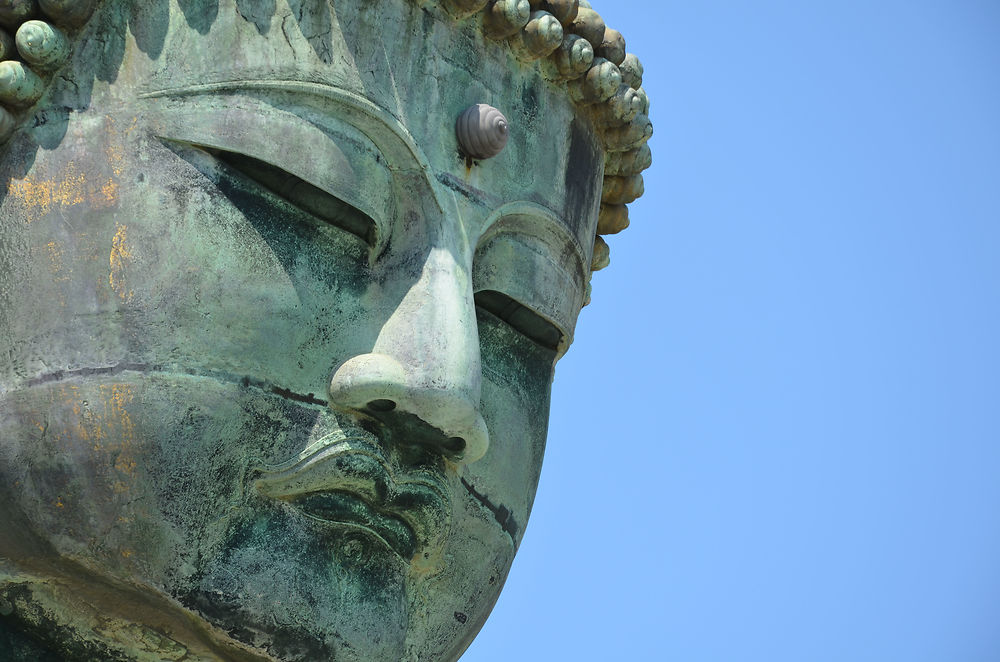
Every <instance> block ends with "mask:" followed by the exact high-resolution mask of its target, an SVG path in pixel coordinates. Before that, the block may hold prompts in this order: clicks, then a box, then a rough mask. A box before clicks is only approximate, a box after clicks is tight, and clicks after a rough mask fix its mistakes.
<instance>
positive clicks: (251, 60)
mask: <svg viewBox="0 0 1000 662" xmlns="http://www.w3.org/2000/svg"><path fill="white" fill-rule="evenodd" d="M135 4H136V5H137V7H135V8H134V9H133V10H132V12H131V13H130V15H129V16H128V17H127V18H125V17H118V16H114V15H106V16H104V17H103V20H102V21H95V22H94V23H92V26H93V27H92V29H96V30H100V29H101V27H102V24H103V26H104V27H105V28H110V27H112V26H111V25H110V24H109V22H110V23H120V22H121V21H126V22H127V31H124V32H123V31H121V29H120V25H119V26H114V27H116V28H117V30H108V31H109V32H118V33H119V34H123V35H124V37H123V39H124V42H123V43H122V44H121V50H122V52H123V58H122V66H121V69H120V71H119V72H117V74H116V75H115V77H114V79H113V80H114V81H115V82H114V84H113V85H111V86H108V87H107V88H105V89H103V90H102V89H101V88H102V86H101V84H100V83H98V84H97V85H96V86H95V90H94V91H95V98H96V97H97V96H99V95H100V93H101V92H102V91H103V92H104V93H107V94H109V95H110V96H112V97H115V96H117V95H119V94H123V92H122V89H123V88H132V87H136V88H138V90H137V91H138V92H140V93H150V92H157V91H162V90H170V89H177V88H183V87H185V86H189V87H190V86H210V85H212V84H229V83H233V82H239V81H242V82H245V81H272V82H275V81H282V80H286V81H299V82H309V83H313V84H318V85H322V86H326V87H329V88H332V89H336V90H339V91H341V92H343V93H344V94H347V95H353V96H356V97H357V98H359V99H363V100H365V101H367V102H370V104H371V105H372V107H374V108H377V109H379V111H380V113H384V118H382V119H388V121H390V122H397V123H398V125H399V126H400V127H402V129H403V131H404V132H406V133H407V134H408V135H409V136H410V137H411V138H412V142H413V144H414V145H415V147H416V149H417V150H418V152H419V156H420V160H421V161H423V164H424V167H426V168H427V169H428V170H429V172H428V173H427V174H428V178H429V179H430V180H431V182H432V185H433V186H434V187H435V189H436V190H437V191H438V192H439V194H440V196H441V197H442V198H443V199H445V200H448V201H449V203H451V199H452V198H456V199H458V200H459V204H460V205H462V206H471V207H472V208H474V210H478V211H479V212H482V213H483V214H484V215H485V216H489V214H490V213H491V212H494V211H496V210H497V209H500V208H501V207H502V206H503V205H505V204H508V203H512V202H530V203H534V204H537V205H541V206H542V207H545V208H546V209H548V210H550V211H551V212H552V213H553V215H554V217H555V218H558V219H559V220H560V221H561V222H562V224H563V225H564V226H565V228H566V229H567V230H568V231H569V233H570V234H571V235H572V237H573V238H574V239H575V241H576V243H577V244H578V246H579V248H580V251H581V253H582V257H583V259H584V260H586V261H587V262H588V263H589V254H590V251H591V245H592V242H593V236H594V229H595V226H596V214H597V209H598V206H599V197H600V183H601V179H600V178H601V175H602V170H603V168H602V158H603V155H602V154H601V151H600V147H599V146H598V144H597V141H596V138H595V137H594V134H593V131H592V130H591V129H590V128H589V127H588V126H587V125H586V123H585V121H584V120H581V119H580V118H578V117H577V116H576V114H575V112H574V108H573V106H572V104H571V103H570V102H569V99H568V97H567V95H566V93H565V91H564V90H561V89H560V88H559V87H558V86H557V85H555V84H553V83H550V82H548V81H546V80H544V79H543V78H541V77H540V76H539V74H538V72H537V71H536V68H535V67H533V66H531V65H525V64H521V63H519V62H518V61H517V60H516V59H514V57H513V56H512V55H511V54H510V52H509V48H508V47H507V45H506V44H505V43H503V42H494V41H490V40H488V39H485V38H484V37H483V35H482V31H481V29H479V26H478V25H476V24H475V21H464V22H456V21H454V20H452V19H451V18H450V17H449V16H448V15H447V14H446V13H443V12H441V11H440V10H439V9H436V8H421V7H419V6H418V5H419V3H416V2H410V1H407V0H391V1H387V2H336V1H332V2H331V1H328V0H237V1H236V2H233V1H229V0H221V1H220V0H206V1H204V2H197V1H196V2H186V3H179V4H180V7H178V6H175V5H170V7H169V8H167V3H166V2H162V1H154V2H152V3H135ZM139 5H141V6H139ZM105 37H106V36H102V39H104V38H105ZM112 38H113V37H112ZM101 44H103V41H100V40H97V41H95V42H94V45H93V46H91V48H90V50H94V49H100V53H97V54H98V55H101V54H106V53H108V52H109V49H108V47H107V46H106V45H101ZM111 50H112V51H113V50H114V49H111ZM133 91H135V90H129V91H128V92H124V95H128V94H131V93H132V92H133ZM124 95H123V96H124ZM475 103H486V104H489V105H492V106H495V107H497V108H498V109H500V110H501V111H502V112H503V113H504V114H505V115H506V116H507V118H508V120H509V123H510V125H511V127H512V130H511V134H510V140H509V142H508V145H507V147H506V149H505V150H504V152H502V153H501V154H500V155H499V156H497V157H495V158H494V159H491V160H488V161H485V162H482V163H480V164H477V165H475V166H474V167H471V168H470V167H468V164H467V163H466V161H465V159H463V158H462V157H461V155H460V154H459V152H458V145H457V141H456V138H455V132H454V126H455V120H456V118H457V117H458V115H459V114H460V113H461V112H462V111H463V110H464V109H465V108H467V107H468V106H470V105H472V104H475ZM396 165H397V166H400V164H396ZM451 204H454V203H451ZM472 213H475V212H474V211H473V212H472Z"/></svg>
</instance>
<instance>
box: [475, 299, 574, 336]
mask: <svg viewBox="0 0 1000 662" xmlns="http://www.w3.org/2000/svg"><path fill="white" fill-rule="evenodd" d="M475 299H476V307H478V308H481V309H482V310H485V311H487V312H489V313H491V314H492V315H493V316H495V317H498V318H500V319H501V320H503V321H504V322H506V323H507V325H508V326H510V327H511V328H513V329H514V330H515V331H517V332H518V333H520V334H521V335H523V336H525V337H526V338H529V339H530V340H533V341H534V342H535V343H537V344H538V345H541V346H542V347H545V348H546V349H551V350H557V349H558V348H559V342H560V341H561V340H562V332H561V331H559V329H558V328H557V327H556V326H555V325H554V324H552V323H551V322H549V321H548V320H546V319H544V318H543V317H542V316H541V315H539V314H537V313H535V312H534V311H533V310H531V309H530V308H528V307H527V306H523V305H521V304H520V303H518V302H517V301H514V300H513V299H511V298H510V297H509V296H507V295H506V294H503V293H502V292H497V291H496V290H480V291H479V292H476V294H475Z"/></svg>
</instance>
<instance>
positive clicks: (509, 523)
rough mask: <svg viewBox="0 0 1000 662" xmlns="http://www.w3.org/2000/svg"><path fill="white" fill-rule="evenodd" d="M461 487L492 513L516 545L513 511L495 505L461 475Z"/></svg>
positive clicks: (503, 506)
mask: <svg viewBox="0 0 1000 662" xmlns="http://www.w3.org/2000/svg"><path fill="white" fill-rule="evenodd" d="M461 480H462V487H464V488H465V489H466V490H468V492H469V494H471V495H472V498H474V499H475V500H476V501H478V502H479V503H481V504H482V505H483V507H484V508H486V509H487V510H489V511H490V512H491V513H493V517H494V518H495V519H496V521H497V522H498V523H499V524H500V528H501V529H503V530H504V531H505V532H506V533H507V535H509V536H510V539H511V541H513V543H514V547H517V520H515V519H514V513H513V512H512V511H511V510H510V509H509V508H507V506H505V505H503V504H500V505H495V504H494V503H493V502H492V501H490V498H489V497H488V496H486V495H485V494H483V493H481V492H479V491H477V490H476V488H475V487H474V486H473V485H472V483H470V482H469V481H467V480H465V477H464V476H463V477H462V478H461Z"/></svg>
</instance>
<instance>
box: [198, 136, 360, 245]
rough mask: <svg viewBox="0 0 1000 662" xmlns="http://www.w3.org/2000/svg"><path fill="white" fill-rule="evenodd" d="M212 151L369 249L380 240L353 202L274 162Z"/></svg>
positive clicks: (259, 182)
mask: <svg viewBox="0 0 1000 662" xmlns="http://www.w3.org/2000/svg"><path fill="white" fill-rule="evenodd" d="M208 151H209V152H210V153H211V154H212V155H213V156H215V157H216V158H217V159H218V160H219V161H221V162H222V163H225V164H226V165H228V166H229V167H230V168H232V169H233V170H236V171H237V172H240V173H241V174H243V175H244V176H246V177H248V178H249V179H251V180H253V181H255V182H257V183H258V184H259V185H261V186H263V187H264V188H266V189H267V190H269V191H271V192H272V193H274V194H275V195H277V196H278V197H280V198H283V199H284V200H286V201H287V202H289V203H290V204H292V205H293V206H295V207H298V208H299V209H301V210H302V211H305V212H307V213H309V214H311V215H313V216H315V217H317V218H319V219H321V220H323V221H326V222H328V223H330V224H331V225H335V226H338V227H340V228H342V229H344V230H346V231H348V232H350V233H351V234H354V235H356V236H357V237H359V238H360V239H362V240H363V241H364V242H365V243H367V244H368V245H369V246H372V245H374V244H375V242H376V239H377V226H376V223H375V221H374V220H373V219H372V218H371V217H370V216H368V215H367V214H365V213H364V212H363V211H361V210H359V209H357V208H355V207H354V206H352V205H350V204H349V203H347V202H344V201H343V200H341V199H340V198H337V197H336V196H333V195H330V194H329V193H327V192H326V191H323V190H322V189H319V188H317V187H316V186H313V185H312V184H310V183H309V182H307V181H305V180H303V179H301V178H299V177H296V176H295V175H293V174H292V173H290V172H288V171H286V170H283V169H282V168H280V167H278V166H276V165H274V164H272V163H267V162H265V161H261V160H259V159H255V158H253V157H250V156H247V155H245V154H240V153H238V152H228V151H224V150H218V149H210V150H208Z"/></svg>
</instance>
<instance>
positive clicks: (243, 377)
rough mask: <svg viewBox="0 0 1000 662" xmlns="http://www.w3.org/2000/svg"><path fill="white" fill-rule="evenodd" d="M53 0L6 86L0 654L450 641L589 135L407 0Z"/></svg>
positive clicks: (570, 268) (528, 399)
mask: <svg viewBox="0 0 1000 662" xmlns="http://www.w3.org/2000/svg"><path fill="white" fill-rule="evenodd" d="M77 4H79V7H77V6H76V4H74V5H73V7H74V8H70V9H67V8H66V7H65V6H64V5H67V3H60V2H57V1H56V0H48V1H46V2H42V7H43V9H44V10H45V11H46V12H50V13H51V14H52V15H53V16H58V17H60V18H59V20H55V19H53V20H54V21H55V23H56V24H57V25H58V26H61V27H60V29H61V30H62V31H63V34H64V36H66V39H65V43H64V42H59V41H58V40H57V41H55V42H51V43H50V42H45V44H48V45H45V44H42V45H38V44H36V42H35V41H33V42H31V43H32V44H34V45H32V46H31V48H34V49H35V50H36V51H37V53H36V52H35V51H31V50H30V49H29V48H28V46H25V49H26V50H25V53H28V54H29V55H30V56H31V57H37V62H38V63H39V64H34V63H33V62H35V61H34V60H31V59H30V58H28V60H29V61H28V64H29V65H31V67H35V69H37V71H38V72H40V73H39V74H38V75H37V76H36V77H37V78H38V80H37V81H35V82H36V83H37V84H38V85H41V86H42V87H41V88H39V89H38V90H36V91H37V95H35V96H34V97H31V94H34V93H33V92H31V89H28V87H22V88H18V89H19V90H20V91H19V92H18V93H19V94H22V95H23V96H24V98H23V99H20V100H18V99H14V98H13V97H10V96H9V95H8V96H7V97H4V96H3V95H4V94H5V92H3V85H2V84H0V102H2V103H5V104H7V106H8V107H9V108H12V109H15V111H14V112H15V114H16V113H21V114H22V116H19V117H21V120H19V121H20V122H21V124H19V125H18V127H19V128H18V129H17V130H16V131H13V132H12V133H10V136H11V137H10V140H9V141H8V142H7V143H6V144H4V145H3V146H2V147H0V178H2V179H3V181H4V182H6V194H5V195H3V196H0V338H4V342H5V347H4V351H2V352H0V531H2V532H3V534H2V535H0V659H4V660H14V661H20V660H25V661H27V660H32V661H36V660H41V661H44V660H50V659H51V660H88V661H89V660H95V659H100V660H137V659H162V660H181V659H183V660H185V661H189V660H238V661H243V660H247V661H250V660H253V661H257V660H285V661H292V660H325V659H335V660H342V661H349V660H356V661H371V660H449V659H451V660H453V659H457V658H458V656H459V655H461V653H462V652H463V651H464V650H465V648H466V647H467V646H468V644H469V643H470V642H471V640H472V638H473V637H474V636H475V635H476V633H477V632H478V630H479V629H480V627H481V626H482V624H483V623H484V621H485V619H486V618H487V616H488V615H489V612H490V610H491V609H492V606H493V604H494V603H495V601H496V599H497V597H498V595H499V592H500V588H501V587H502V585H503V582H504V580H505V578H506V574H507V571H508V569H509V568H510V565H511V562H512V560H513V557H514V553H515V551H516V549H517V546H518V545H519V543H520V541H521V537H522V536H523V533H524V526H525V524H526V522H527V520H528V516H529V514H530V511H531V505H532V500H533V498H534V494H535V489H536V486H537V482H538V477H539V472H540V469H541V461H542V455H543V453H544V448H545V436H546V427H547V422H548V408H549V393H550V388H551V384H552V376H553V370H554V366H555V362H556V360H557V359H558V357H559V356H561V355H562V353H563V352H565V351H566V349H567V348H568V346H569V344H570V342H571V340H572V335H573V330H574V327H575V323H576V317H577V315H578V314H579V311H580V308H581V307H582V305H583V302H584V300H585V298H586V296H587V288H588V281H589V277H590V267H591V264H592V262H591V254H592V253H593V252H594V251H593V244H594V236H595V234H594V233H595V229H596V227H597V222H598V221H597V210H598V208H599V207H600V203H601V200H600V195H601V181H602V179H601V178H602V173H603V160H602V159H603V154H602V151H601V145H600V142H599V140H598V137H597V135H596V133H595V130H594V129H593V127H592V126H591V124H590V123H589V120H587V121H583V120H581V119H580V115H579V113H578V111H577V109H576V108H575V107H574V105H573V101H572V100H571V99H570V97H568V96H567V93H566V89H565V87H560V86H558V85H555V84H553V83H551V82H549V81H547V80H546V79H545V78H543V77H542V75H541V73H540V69H538V68H532V67H530V66H526V65H525V66H522V65H515V64H512V62H513V61H512V60H511V59H510V58H511V56H510V51H509V49H508V46H505V45H504V44H505V42H502V41H497V40H496V38H494V37H488V36H484V33H483V29H484V28H483V25H484V24H483V23H482V22H481V21H478V20H471V19H470V20H466V21H459V20H457V19H456V17H455V15H453V13H449V11H446V9H445V8H443V7H439V6H437V5H435V4H433V3H432V4H431V5H428V4H427V3H415V2H409V1H407V0H393V1H392V2H382V3H370V2H355V1H347V0H331V1H329V2H327V1H326V0H316V2H312V3H310V2H305V3H303V2H298V1H296V2H292V1H291V0H289V1H288V2H284V0H278V2H277V3H275V2H273V1H272V0H266V1H265V0H261V2H256V1H254V0H248V1H244V0H239V1H237V2H232V1H230V0H205V2H183V3H179V5H180V6H178V5H177V4H175V3H170V2H167V1H166V0H162V1H161V0H153V1H152V2H149V1H145V2H136V3H131V2H126V1H125V0H105V1H104V2H97V3H77ZM458 4H461V5H462V6H465V5H468V4H469V3H458ZM555 4H559V6H563V5H567V6H568V5H569V4H572V5H573V7H572V8H573V9H575V3H561V4H560V3H555ZM84 5H87V7H88V8H89V7H91V5H94V6H95V7H96V8H95V10H94V11H95V13H94V15H93V16H92V17H90V18H89V19H88V18H87V16H86V12H84V11H83V9H81V8H83V7H84ZM452 5H455V6H458V5H456V3H448V6H452ZM60 7H62V9H59V8H60ZM54 8H55V9H54ZM453 8H454V7H453ZM4 11H6V10H3V9H2V8H0V24H5V23H4V22H5V21H7V22H10V21H22V22H23V21H25V20H26V17H19V18H18V17H14V18H12V17H10V16H7V15H6V14H4V13H3V12H4ZM567 11H568V10H567ZM467 13H468V12H467ZM501 18H502V17H501ZM501 18H497V17H494V18H493V19H491V21H492V22H488V26H487V27H488V28H489V30H492V31H494V32H497V31H501V32H502V30H504V29H506V28H505V27H504V26H505V25H506V24H505V23H504V22H503V20H501ZM504 20H507V19H504ZM60 21H63V22H60ZM42 23H43V25H40V26H39V25H33V27H32V28H31V29H32V30H33V32H31V34H32V35H34V34H36V33H37V34H41V35H42V36H45V35H48V37H46V38H49V37H51V35H50V34H49V33H48V32H46V30H49V29H50V28H49V27H46V25H45V24H44V21H43V22H42ZM545 26H547V27H546V28H545V29H546V30H548V31H549V32H547V33H545V34H549V36H550V37H551V34H555V32H554V31H556V32H559V33H560V34H561V28H560V27H559V24H558V21H556V20H555V19H554V18H552V17H551V16H549V17H548V18H546V22H545ZM489 30H488V31H489ZM550 33H551V34H550ZM25 34H27V32H26V33H25ZM497 34H499V32H497ZM52 38H53V39H55V37H52ZM504 38H506V37H504ZM22 41H23V40H22ZM36 41H37V40H36ZM550 41H552V40H551V39H550ZM577 41H579V40H577ZM38 43H41V42H38ZM558 43H561V42H559V41H558V40H555V41H553V43H552V44H551V45H550V46H545V44H541V43H540V42H539V43H535V42H532V44H534V45H532V44H523V43H522V44H521V45H520V46H519V47H518V48H519V49H520V50H518V51H517V52H518V53H521V56H524V57H528V56H530V57H536V56H537V53H536V52H535V51H537V50H538V49H542V48H543V47H544V48H549V49H550V51H551V49H553V48H555V47H556V46H557V45H558ZM573 43H576V42H573ZM53 44H54V45H53ZM43 46H44V48H43ZM576 46H579V44H578V43H576ZM576 46H575V47H574V48H576ZM60 49H64V50H65V52H62V50H60ZM532 49H534V50H532ZM577 50H580V49H579V48H577ZM574 52H576V51H574ZM58 57H62V58H65V59H64V60H62V62H63V64H61V65H55V64H48V65H46V64H44V63H43V60H44V62H50V63H51V62H56V58H58ZM519 57H520V56H519ZM45 58H48V59H45ZM19 62H20V61H19ZM22 65H23V66H27V65H24V63H15V64H9V65H8V64H7V63H0V73H3V71H4V66H6V68H7V69H11V68H12V67H13V68H14V69H16V68H17V67H21V66H22ZM46 66H48V67H49V68H48V69H46V68H45V67H46ZM567 66H569V65H567ZM574 66H575V65H574ZM602 66H603V65H602ZM58 67H62V68H58ZM29 68H30V67H29ZM56 71H58V72H59V74H58V75H55V74H54V73H53V72H56ZM29 73H30V72H29ZM25 75H27V74H25ZM31 75H35V74H31ZM0 78H2V76H0ZM25 80H29V79H27V78H26V79H25ZM32 80H33V79H32ZM29 82H30V80H29ZM619 82H620V81H619ZM0 83H2V81H0ZM33 84H34V83H33ZM25 85H27V83H25ZM581 89H582V88H581ZM588 94H589V92H588ZM633 96H634V94H633ZM29 97H30V98H29ZM629 98H630V99H631V97H629ZM12 99H13V100H12ZM15 102H16V103H15ZM12 104H13V105H12ZM17 104H20V105H17ZM32 104H35V105H32ZM18 109H19V110H18ZM4 112H6V111H4ZM634 114H635V113H633V115H634ZM13 116H14V115H11V114H10V113H8V115H3V114H0V133H2V132H3V130H4V122H5V121H6V120H5V117H13ZM459 120H460V121H459ZM456 122H458V126H459V128H460V131H459V132H458V135H457V137H456ZM641 128H642V127H640V129H641ZM626 220H627V219H626ZM598 257H601V256H598ZM595 259H596V258H595ZM602 259H603V258H602Z"/></svg>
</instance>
